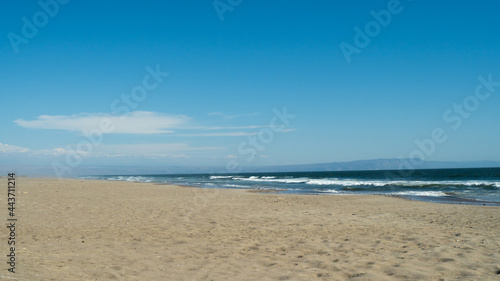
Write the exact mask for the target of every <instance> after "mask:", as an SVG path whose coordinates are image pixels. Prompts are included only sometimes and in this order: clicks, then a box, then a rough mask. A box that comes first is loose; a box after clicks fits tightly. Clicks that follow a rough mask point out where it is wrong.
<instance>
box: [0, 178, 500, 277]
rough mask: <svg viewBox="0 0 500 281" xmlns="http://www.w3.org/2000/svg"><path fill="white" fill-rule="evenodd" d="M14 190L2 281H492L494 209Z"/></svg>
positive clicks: (70, 187)
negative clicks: (10, 267) (13, 259)
mask: <svg viewBox="0 0 500 281" xmlns="http://www.w3.org/2000/svg"><path fill="white" fill-rule="evenodd" d="M2 181H3V182H4V185H5V186H7V184H6V179H5V177H4V178H2ZM16 192H18V193H17V200H18V202H17V210H16V211H17V216H18V219H19V221H18V222H17V230H16V231H17V245H16V246H17V248H16V255H17V268H16V270H17V273H16V274H11V273H9V272H7V264H6V260H7V258H6V253H7V249H8V248H7V247H8V245H7V241H6V238H5V237H7V236H8V232H7V231H8V230H7V229H6V228H5V227H3V230H2V232H1V237H4V240H5V241H4V242H0V244H1V245H3V246H1V247H0V252H1V253H2V256H3V257H4V258H3V259H4V261H2V262H1V264H2V266H1V269H2V271H1V273H0V278H2V279H8V278H16V279H17V280H500V275H497V271H498V270H500V208H499V207H484V206H463V205H445V204H432V203H425V202H415V201H408V200H403V199H398V198H390V197H383V196H318V195H309V196H306V195H301V196H298V195H277V194H268V193H267V194H266V193H255V192H248V191H245V190H218V189H200V188H188V187H175V186H167V185H154V184H146V183H130V182H105V181H90V180H86V181H82V180H57V179H30V178H17V191H16ZM5 193H6V192H5ZM0 205H1V206H5V208H4V207H1V208H0V218H1V219H2V220H3V221H4V222H5V221H6V217H7V202H6V200H5V197H4V196H3V195H2V197H0Z"/></svg>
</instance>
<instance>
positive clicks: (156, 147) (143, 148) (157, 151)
mask: <svg viewBox="0 0 500 281" xmlns="http://www.w3.org/2000/svg"><path fill="white" fill-rule="evenodd" d="M218 149H219V148H217V147H194V146H191V145H189V144H186V143H147V144H103V145H99V146H96V149H95V154H94V155H95V156H96V157H101V156H103V155H114V156H115V157H116V156H134V157H136V156H142V157H150V156H156V157H158V156H160V155H163V156H169V157H174V156H179V155H182V154H184V155H185V153H187V152H193V151H204V150H218Z"/></svg>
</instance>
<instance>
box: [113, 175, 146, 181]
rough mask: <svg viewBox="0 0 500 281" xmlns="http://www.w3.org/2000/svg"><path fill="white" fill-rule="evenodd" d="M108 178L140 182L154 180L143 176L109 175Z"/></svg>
mask: <svg viewBox="0 0 500 281" xmlns="http://www.w3.org/2000/svg"><path fill="white" fill-rule="evenodd" d="M107 180H112V181H139V182H152V181H153V180H152V179H150V178H146V177H141V176H117V177H109V178H107Z"/></svg>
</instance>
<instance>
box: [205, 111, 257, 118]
mask: <svg viewBox="0 0 500 281" xmlns="http://www.w3.org/2000/svg"><path fill="white" fill-rule="evenodd" d="M256 115H259V113H258V112H254V113H247V114H232V115H231V114H225V113H222V112H210V113H208V114H207V116H219V117H221V118H224V119H235V118H240V117H248V116H256Z"/></svg>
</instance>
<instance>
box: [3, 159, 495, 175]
mask: <svg viewBox="0 0 500 281" xmlns="http://www.w3.org/2000/svg"><path fill="white" fill-rule="evenodd" d="M412 161H415V160H409V159H373V160H358V161H349V162H331V163H319V164H302V165H282V166H245V167H241V171H240V172H241V173H266V172H270V173H274V172H321V171H356V170H359V171H361V170H398V169H451V168H488V167H500V162H499V161H467V162H463V161H462V162H441V161H418V163H414V162H412ZM10 171H16V172H17V174H18V176H22V175H26V176H48V177H55V173H54V171H53V170H52V168H51V167H48V166H19V167H9V166H0V175H6V174H7V172H10ZM211 173H228V170H227V169H226V167H194V166H169V167H147V166H136V167H112V166H79V167H76V168H75V169H74V170H73V171H72V172H71V173H67V174H65V175H64V177H74V176H81V175H145V174H211Z"/></svg>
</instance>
